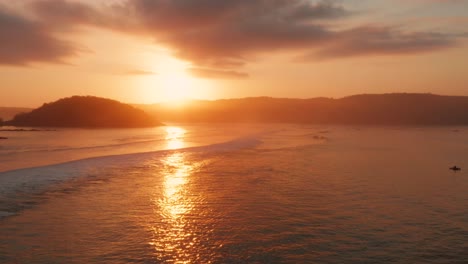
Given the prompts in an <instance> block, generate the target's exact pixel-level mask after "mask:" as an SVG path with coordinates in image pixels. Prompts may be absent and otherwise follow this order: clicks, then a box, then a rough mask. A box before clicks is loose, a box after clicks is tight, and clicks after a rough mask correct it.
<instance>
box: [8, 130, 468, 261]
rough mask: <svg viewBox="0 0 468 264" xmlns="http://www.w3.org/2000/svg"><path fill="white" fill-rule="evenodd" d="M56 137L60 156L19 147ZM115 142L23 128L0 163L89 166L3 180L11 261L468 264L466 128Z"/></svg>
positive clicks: (169, 136)
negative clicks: (25, 159) (455, 168)
mask: <svg viewBox="0 0 468 264" xmlns="http://www.w3.org/2000/svg"><path fill="white" fill-rule="evenodd" d="M46 133H49V134H48V135H52V134H53V135H54V136H53V138H54V139H53V140H52V139H51V140H50V142H48V143H47V146H49V149H43V148H41V147H40V146H33V145H19V144H18V145H14V144H15V142H30V143H31V144H32V142H36V141H35V140H38V139H39V138H42V137H43V136H44V134H46ZM106 134H107V137H106V138H101V137H100V135H104V133H102V134H100V132H94V131H93V132H90V131H87V130H72V129H71V130H70V129H67V130H60V131H49V132H40V133H34V132H24V133H16V134H14V135H15V136H14V137H17V139H18V141H14V140H13V141H10V143H8V144H11V145H8V146H6V147H4V148H3V149H2V151H3V152H0V158H2V159H5V157H7V156H8V157H10V158H11V160H10V161H9V162H11V164H16V165H15V168H16V169H17V168H21V166H22V165H21V164H22V163H21V162H20V160H21V159H22V157H28V158H31V157H39V156H42V158H41V159H40V161H41V162H40V163H41V164H40V165H45V164H47V163H48V162H47V160H48V158H50V160H49V164H50V163H56V162H65V161H67V160H72V159H73V160H74V159H79V158H88V159H85V160H79V161H75V162H71V163H64V164H58V165H51V166H46V167H37V168H31V169H23V170H15V171H7V172H1V173H0V186H2V188H1V189H0V191H1V192H0V197H1V198H2V199H0V211H2V216H6V217H3V218H1V219H0V230H1V236H0V262H2V263H65V262H66V263H464V262H465V261H466V259H468V253H467V252H468V207H467V206H466V205H467V204H468V192H467V190H468V176H467V174H466V172H465V171H464V170H462V171H460V172H457V173H454V172H451V171H450V170H449V169H448V168H449V167H450V166H453V165H455V164H456V165H458V166H460V167H462V169H464V168H468V167H467V165H468V161H467V160H465V158H466V157H468V148H467V145H466V142H468V130H467V129H466V128H464V127H462V128H455V127H407V128H399V127H340V126H328V127H324V126H308V125H287V124H283V125H237V126H235V125H203V126H201V125H200V126H195V125H192V126H184V125H179V126H174V127H167V128H158V129H154V130H151V129H131V130H118V131H113V132H112V131H106ZM77 135H81V137H80V138H79V140H76V139H77V138H78V137H77ZM19 139H22V140H19ZM142 141H144V142H146V143H144V144H143V143H142ZM115 142H125V144H124V145H122V144H120V143H119V144H116V143H115ZM30 143H28V144H30ZM54 144H55V145H54ZM50 146H52V147H50ZM58 146H60V148H58ZM142 146H144V147H142ZM187 147H189V148H187ZM5 149H8V151H9V154H8V155H7V154H5V153H6V152H5ZM143 151H144V152H146V153H140V154H138V153H137V154H126V155H117V156H110V155H113V154H124V153H134V152H143ZM13 152H15V155H11V153H13ZM57 153H59V154H57ZM60 156H61V158H59V157H60ZM96 156H100V157H96ZM90 157H96V158H90ZM12 159H13V160H12ZM14 159H16V160H14ZM37 160H39V159H37ZM38 165H39V164H38ZM4 168H5V167H4ZM4 170H5V169H4ZM20 175H21V177H20Z"/></svg>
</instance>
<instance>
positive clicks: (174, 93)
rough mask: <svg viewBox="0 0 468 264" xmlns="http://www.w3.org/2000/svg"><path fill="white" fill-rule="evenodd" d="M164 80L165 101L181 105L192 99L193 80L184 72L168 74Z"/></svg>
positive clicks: (163, 77)
mask: <svg viewBox="0 0 468 264" xmlns="http://www.w3.org/2000/svg"><path fill="white" fill-rule="evenodd" d="M161 78H162V79H163V85H164V90H163V97H164V98H163V100H164V101H165V102H168V103H174V104H180V103H183V102H184V101H186V100H188V99H190V98H191V90H192V86H193V83H192V78H191V77H190V76H188V75H187V74H185V73H184V72H175V73H168V74H165V75H164V76H161Z"/></svg>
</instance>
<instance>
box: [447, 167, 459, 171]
mask: <svg viewBox="0 0 468 264" xmlns="http://www.w3.org/2000/svg"><path fill="white" fill-rule="evenodd" d="M450 169H451V170H453V171H460V170H461V168H459V167H457V166H453V167H451V168H450Z"/></svg>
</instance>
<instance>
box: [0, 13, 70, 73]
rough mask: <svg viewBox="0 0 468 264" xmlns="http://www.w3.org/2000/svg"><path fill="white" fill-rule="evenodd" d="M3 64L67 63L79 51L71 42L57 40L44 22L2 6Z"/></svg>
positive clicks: (0, 56)
mask: <svg viewBox="0 0 468 264" xmlns="http://www.w3.org/2000/svg"><path fill="white" fill-rule="evenodd" d="M0 45H1V48H0V64H4V65H28V64H30V63H33V62H54V63H64V59H65V58H67V57H70V56H73V55H76V54H77V53H78V52H79V49H77V48H76V47H75V46H74V45H73V44H71V43H70V42H67V41H64V40H60V39H58V38H56V37H54V36H53V35H52V34H51V33H50V32H49V31H48V29H47V28H46V27H44V26H43V25H42V24H41V23H37V22H35V21H32V20H29V19H27V18H25V17H22V16H19V15H17V14H13V13H9V12H6V10H2V9H1V6H0Z"/></svg>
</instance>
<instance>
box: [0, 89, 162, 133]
mask: <svg viewBox="0 0 468 264" xmlns="http://www.w3.org/2000/svg"><path fill="white" fill-rule="evenodd" d="M3 125H6V126H17V127H82V128H133V127H153V126H159V125H162V123H160V122H159V121H157V120H156V119H155V117H154V116H152V115H149V114H147V113H145V112H144V111H143V110H141V109H138V108H135V107H133V106H131V105H128V104H123V103H120V102H118V101H114V100H111V99H105V98H99V97H94V96H73V97H68V98H63V99H60V100H58V101H55V102H52V103H46V104H44V105H42V106H41V107H39V108H37V109H34V110H32V111H31V112H27V113H19V114H17V115H16V116H14V118H13V119H11V120H9V121H3Z"/></svg>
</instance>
